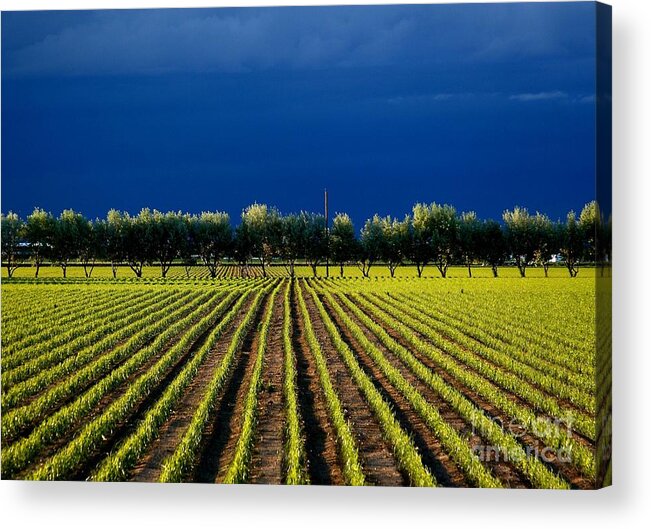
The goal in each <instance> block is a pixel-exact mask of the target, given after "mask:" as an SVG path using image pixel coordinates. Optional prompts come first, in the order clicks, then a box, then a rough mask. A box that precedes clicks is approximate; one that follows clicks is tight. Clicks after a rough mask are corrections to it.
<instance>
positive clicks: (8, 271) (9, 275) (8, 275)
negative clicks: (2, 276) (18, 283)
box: [7, 263, 14, 279]
mask: <svg viewBox="0 0 651 529" xmlns="http://www.w3.org/2000/svg"><path fill="white" fill-rule="evenodd" d="M13 275H14V271H13V270H12V269H11V264H10V263H7V277H8V278H9V279H11V276H13Z"/></svg>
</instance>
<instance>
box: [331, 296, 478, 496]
mask: <svg viewBox="0 0 651 529" xmlns="http://www.w3.org/2000/svg"><path fill="white" fill-rule="evenodd" d="M321 299H322V301H323V303H324V305H325V307H326V310H327V311H328V314H329V315H330V317H331V318H332V319H333V320H334V321H335V322H336V324H337V326H338V328H339V330H340V332H341V335H342V338H343V339H344V341H345V342H346V343H347V344H348V346H349V347H350V348H351V350H352V351H353V352H354V354H355V356H356V357H357V361H358V362H359V364H360V366H361V367H362V369H363V370H364V372H365V373H366V374H367V375H368V376H369V377H370V378H371V380H372V381H373V384H374V385H375V387H376V388H377V390H378V391H379V392H380V394H381V395H382V397H383V398H384V400H386V401H387V402H388V403H389V405H390V406H391V409H392V410H393V414H394V416H395V418H396V420H397V421H398V423H399V424H400V426H401V427H402V429H403V430H405V431H406V432H408V433H409V435H410V436H411V438H412V440H413V442H414V444H415V446H416V448H417V449H418V452H419V454H420V456H421V459H422V461H423V463H424V464H425V466H426V467H427V468H428V469H429V470H430V472H432V474H433V475H434V477H435V478H436V481H437V483H438V484H439V485H440V486H443V487H467V486H468V484H467V482H466V479H465V477H464V475H463V472H462V471H461V469H459V467H458V466H457V465H456V463H454V461H452V460H451V459H450V457H449V456H448V454H446V453H445V451H444V450H443V448H442V446H441V443H440V442H439V440H438V439H437V438H436V437H435V436H434V434H433V433H432V431H431V430H430V429H429V427H428V426H427V424H426V423H425V422H424V421H423V420H422V419H421V417H420V416H419V415H418V414H417V413H416V412H415V411H414V409H413V408H412V406H411V405H410V404H409V402H408V401H407V399H405V397H404V396H403V395H402V394H401V393H400V391H398V390H397V389H396V388H395V387H394V386H393V385H392V384H391V382H390V381H389V380H388V379H387V378H386V377H385V376H384V375H383V374H382V372H381V371H380V369H379V368H378V367H377V365H376V364H375V362H373V360H372V359H371V358H370V357H369V356H368V354H366V352H365V351H364V348H363V347H362V346H361V344H360V343H359V342H358V341H357V340H356V339H355V338H354V337H353V335H352V334H351V332H350V331H349V329H348V328H347V327H345V326H344V325H343V322H342V321H341V320H340V319H339V317H338V316H337V315H336V313H335V311H334V310H332V308H331V307H330V305H329V304H328V302H327V300H326V299H325V298H321ZM344 310H345V309H344ZM347 313H348V312H347ZM348 315H349V316H351V317H352V318H353V320H354V321H355V322H356V323H357V324H359V321H358V320H356V319H355V318H354V316H353V315H352V314H350V313H348ZM360 327H361V328H362V330H364V333H365V334H366V335H367V337H368V338H369V339H371V341H373V343H374V344H375V345H378V347H380V348H381V350H382V352H383V353H384V354H385V355H387V351H386V350H384V349H383V348H382V347H381V346H380V345H379V344H378V342H377V340H375V338H374V337H373V336H372V335H370V334H369V333H368V331H367V330H366V329H365V328H364V327H362V326H361V325H360ZM387 358H390V357H389V356H388V355H387ZM396 367H397V366H396Z"/></svg>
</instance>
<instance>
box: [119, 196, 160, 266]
mask: <svg viewBox="0 0 651 529" xmlns="http://www.w3.org/2000/svg"><path fill="white" fill-rule="evenodd" d="M152 225H153V215H152V212H151V210H150V209H149V208H144V209H142V210H141V211H140V213H138V215H137V216H135V217H132V216H130V215H129V214H128V213H125V214H124V215H123V216H122V228H123V237H122V243H123V245H124V246H123V251H124V260H125V261H126V263H127V264H128V265H129V268H131V270H133V273H134V274H135V275H136V277H142V269H143V267H144V266H145V264H147V263H152V262H154V260H155V255H156V254H155V252H154V250H153V246H154V245H153V241H152Z"/></svg>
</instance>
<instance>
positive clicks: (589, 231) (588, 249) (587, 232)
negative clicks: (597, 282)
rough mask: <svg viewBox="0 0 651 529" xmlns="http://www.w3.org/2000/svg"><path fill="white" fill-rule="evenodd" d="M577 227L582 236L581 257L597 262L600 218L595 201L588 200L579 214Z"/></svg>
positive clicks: (600, 226) (598, 256) (600, 227)
mask: <svg viewBox="0 0 651 529" xmlns="http://www.w3.org/2000/svg"><path fill="white" fill-rule="evenodd" d="M579 227H580V229H581V234H582V237H583V256H582V257H583V259H585V260H586V261H591V262H595V263H596V262H597V261H599V260H600V257H601V256H600V255H599V247H600V244H599V242H600V239H601V238H602V235H601V232H602V219H601V213H600V212H599V206H598V205H597V202H596V201H595V200H593V201H592V202H588V203H587V204H586V205H585V206H584V207H583V209H582V210H581V214H580V215H579Z"/></svg>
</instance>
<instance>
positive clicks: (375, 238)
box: [357, 214, 384, 277]
mask: <svg viewBox="0 0 651 529" xmlns="http://www.w3.org/2000/svg"><path fill="white" fill-rule="evenodd" d="M383 241H384V232H383V229H382V219H381V218H380V216H379V215H377V214H376V215H374V216H373V218H372V219H368V220H367V221H366V223H365V224H364V227H363V228H362V231H361V236H360V240H359V252H358V256H357V259H358V266H359V269H360V270H361V271H362V275H363V276H364V277H369V274H370V271H371V267H372V266H373V264H374V263H375V262H377V261H379V260H380V259H381V258H382V247H383V244H384V242H383Z"/></svg>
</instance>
